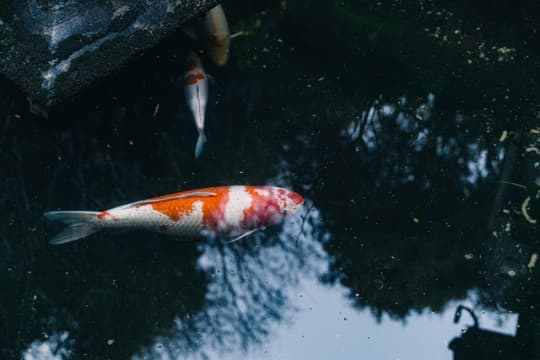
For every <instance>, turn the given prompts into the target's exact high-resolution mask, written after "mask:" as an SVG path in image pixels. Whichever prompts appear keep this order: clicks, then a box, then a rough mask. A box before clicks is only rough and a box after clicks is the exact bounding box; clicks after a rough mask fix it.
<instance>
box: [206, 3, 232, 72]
mask: <svg viewBox="0 0 540 360" xmlns="http://www.w3.org/2000/svg"><path fill="white" fill-rule="evenodd" d="M203 29H204V33H205V35H206V36H205V40H206V47H207V49H208V52H209V53H210V57H211V58H212V61H214V63H215V64H216V65H218V66H224V65H225V64H227V61H229V48H230V45H231V40H230V34H229V23H228V22H227V16H225V11H224V10H223V7H222V6H221V4H219V5H217V6H215V7H213V8H212V9H210V10H209V11H208V12H207V13H206V15H205V17H204V21H203Z"/></svg>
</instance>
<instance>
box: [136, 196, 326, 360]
mask: <svg viewBox="0 0 540 360" xmlns="http://www.w3.org/2000/svg"><path fill="white" fill-rule="evenodd" d="M308 208H310V210H309V211H308V210H306V209H304V212H303V214H302V215H301V216H300V217H295V218H292V219H289V220H287V221H286V222H285V224H284V225H283V228H282V229H279V231H278V229H274V231H270V232H268V231H265V232H264V233H257V234H254V235H253V236H250V237H249V238H248V239H246V241H242V242H240V243H234V244H224V243H223V242H221V241H211V242H205V243H202V244H201V245H200V248H201V249H202V255H201V256H200V257H199V260H198V267H199V268H200V269H202V270H203V271H205V272H206V273H207V275H208V277H209V283H208V288H207V293H206V296H205V305H204V306H203V308H202V309H201V311H200V312H199V313H196V314H192V315H189V316H187V317H184V318H178V317H177V318H176V319H175V327H174V328H173V329H172V331H171V334H169V335H168V336H160V337H158V338H156V339H155V340H154V344H153V346H151V347H148V348H147V349H146V350H144V351H143V352H142V353H139V354H137V355H135V356H134V358H135V359H143V358H162V359H167V358H171V357H172V358H174V357H175V356H179V354H181V356H182V357H193V358H206V357H207V356H208V355H209V354H216V353H217V354H220V353H225V352H236V351H239V350H242V351H246V352H247V351H249V350H250V349H253V347H255V346H259V345H261V344H262V343H263V342H264V341H266V340H267V339H268V337H269V335H271V333H272V329H273V328H275V325H276V324H277V323H282V322H284V323H287V322H289V319H290V318H291V316H293V315H294V312H295V308H294V307H293V306H292V305H291V302H290V297H292V296H297V294H296V293H295V292H294V289H295V288H296V286H297V284H298V282H299V281H301V280H303V279H306V278H312V277H313V276H317V275H319V274H322V272H323V271H324V270H325V269H326V261H325V259H326V256H325V254H324V251H323V250H322V248H321V246H320V242H321V241H324V239H326V240H328V234H325V232H324V231H323V230H322V228H321V225H322V222H321V217H320V213H319V211H318V210H317V209H315V208H313V207H311V206H308ZM186 323H191V324H193V327H192V328H191V329H190V330H188V331H186Z"/></svg>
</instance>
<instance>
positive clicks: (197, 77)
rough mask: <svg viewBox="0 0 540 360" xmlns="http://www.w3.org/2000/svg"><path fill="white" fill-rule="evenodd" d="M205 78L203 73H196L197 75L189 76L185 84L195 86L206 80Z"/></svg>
mask: <svg viewBox="0 0 540 360" xmlns="http://www.w3.org/2000/svg"><path fill="white" fill-rule="evenodd" d="M204 78H205V76H204V74H203V73H196V74H187V75H186V77H185V79H184V82H185V84H186V85H193V84H196V83H197V82H199V81H200V80H204Z"/></svg>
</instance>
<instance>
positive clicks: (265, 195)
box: [45, 186, 304, 244]
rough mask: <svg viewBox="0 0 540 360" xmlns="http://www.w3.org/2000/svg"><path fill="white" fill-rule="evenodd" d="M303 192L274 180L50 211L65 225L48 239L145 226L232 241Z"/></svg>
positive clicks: (289, 207)
mask: <svg viewBox="0 0 540 360" xmlns="http://www.w3.org/2000/svg"><path fill="white" fill-rule="evenodd" d="M303 202H304V199H303V198H302V196H300V195H299V194H297V193H295V192H293V191H290V190H287V189H284V188H279V187H273V186H220V187H209V188H203V189H197V190H190V191H184V192H179V193H175V194H170V195H164V196H158V197H154V198H150V199H147V200H142V201H137V202H133V203H130V204H127V205H122V206H118V207H115V208H112V209H109V210H105V211H50V212H47V213H45V217H46V218H47V219H49V220H53V221H60V222H62V223H64V224H65V225H67V228H66V229H64V231H62V232H61V233H60V234H58V235H57V236H55V237H54V238H53V239H51V240H50V241H49V242H50V243H51V244H64V243H67V242H71V241H75V240H79V239H82V238H84V237H87V236H89V235H92V234H94V233H96V232H99V231H101V230H107V229H147V230H152V231H157V232H159V233H163V234H169V235H182V236H199V235H206V236H226V237H235V238H234V239H232V240H231V242H232V241H236V240H239V239H241V238H243V237H245V236H248V235H250V234H252V233H254V232H256V231H258V230H260V229H261V228H264V227H265V226H269V225H275V224H279V223H280V222H281V221H282V220H283V219H284V218H285V217H286V216H288V215H289V214H293V213H295V212H296V211H298V210H299V209H300V208H301V206H302V204H303Z"/></svg>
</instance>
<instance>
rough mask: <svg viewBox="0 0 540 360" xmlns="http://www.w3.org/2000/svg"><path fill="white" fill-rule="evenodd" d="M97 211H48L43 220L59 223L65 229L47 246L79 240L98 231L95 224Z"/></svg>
mask: <svg viewBox="0 0 540 360" xmlns="http://www.w3.org/2000/svg"><path fill="white" fill-rule="evenodd" d="M98 214H99V212H97V211H49V212H46V213H45V218H47V219H48V220H52V221H59V222H61V223H63V224H65V225H67V227H66V228H65V229H64V230H63V231H62V232H61V233H59V234H58V235H56V236H55V237H53V238H52V239H51V240H49V244H53V245H58V244H65V243H68V242H71V241H75V240H79V239H82V238H85V237H87V236H90V235H92V234H93V233H96V232H98V231H99V230H100V228H99V226H98V224H97V223H96V222H95V220H96V218H97V215H98Z"/></svg>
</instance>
